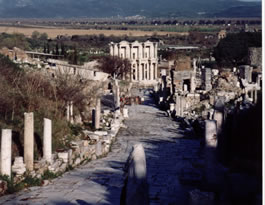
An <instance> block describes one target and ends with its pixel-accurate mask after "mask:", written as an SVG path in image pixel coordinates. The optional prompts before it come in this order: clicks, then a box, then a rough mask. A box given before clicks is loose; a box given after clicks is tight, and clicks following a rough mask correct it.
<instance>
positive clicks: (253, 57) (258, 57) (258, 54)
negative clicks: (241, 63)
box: [248, 47, 262, 68]
mask: <svg viewBox="0 0 265 205" xmlns="http://www.w3.org/2000/svg"><path fill="white" fill-rule="evenodd" d="M248 64H249V65H251V66H256V67H258V68H261V67H262V48H261V47H260V48H254V47H252V48H249V51H248Z"/></svg>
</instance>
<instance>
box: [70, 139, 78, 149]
mask: <svg viewBox="0 0 265 205" xmlns="http://www.w3.org/2000/svg"><path fill="white" fill-rule="evenodd" d="M70 147H71V148H72V149H77V148H79V145H78V144H77V142H74V141H72V142H70Z"/></svg>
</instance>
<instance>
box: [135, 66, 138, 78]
mask: <svg viewBox="0 0 265 205" xmlns="http://www.w3.org/2000/svg"><path fill="white" fill-rule="evenodd" d="M135 80H136V81H137V80H138V71H137V67H135Z"/></svg>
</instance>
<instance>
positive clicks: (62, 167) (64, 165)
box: [59, 163, 68, 172]
mask: <svg viewBox="0 0 265 205" xmlns="http://www.w3.org/2000/svg"><path fill="white" fill-rule="evenodd" d="M67 166H68V164H67V163H63V164H62V165H61V166H60V168H59V169H60V172H65V170H66V168H67Z"/></svg>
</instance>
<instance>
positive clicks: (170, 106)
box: [169, 103, 175, 112]
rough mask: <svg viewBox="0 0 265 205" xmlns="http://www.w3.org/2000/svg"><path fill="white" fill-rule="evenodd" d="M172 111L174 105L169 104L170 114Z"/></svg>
mask: <svg viewBox="0 0 265 205" xmlns="http://www.w3.org/2000/svg"><path fill="white" fill-rule="evenodd" d="M174 109H175V103H170V104H169V110H170V112H173V111H174Z"/></svg>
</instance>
